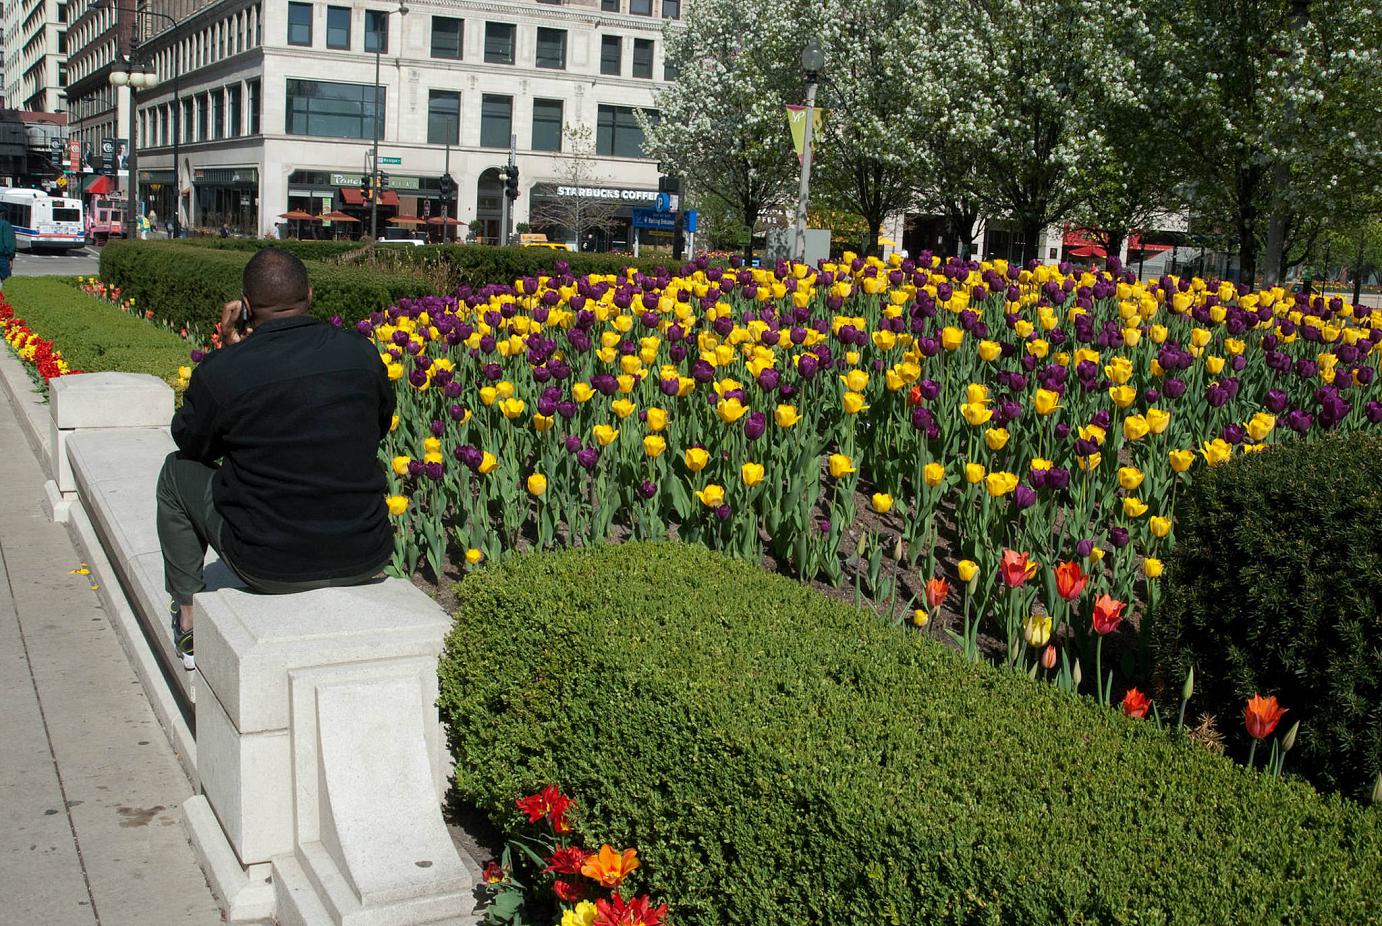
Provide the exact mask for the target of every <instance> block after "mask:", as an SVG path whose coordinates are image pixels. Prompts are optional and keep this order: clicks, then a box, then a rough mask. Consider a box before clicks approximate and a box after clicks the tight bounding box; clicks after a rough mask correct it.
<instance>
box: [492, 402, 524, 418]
mask: <svg viewBox="0 0 1382 926" xmlns="http://www.w3.org/2000/svg"><path fill="white" fill-rule="evenodd" d="M526 407H527V406H526V405H525V403H524V402H523V400H522V399H513V398H509V399H505V400H504V401H502V402H500V403H499V410H500V411H501V412H503V413H504V417H505V418H507V419H509V420H510V421H512V420H514V419H515V418H517V417H518V416H519V415H521V414H523V410H524V408H526Z"/></svg>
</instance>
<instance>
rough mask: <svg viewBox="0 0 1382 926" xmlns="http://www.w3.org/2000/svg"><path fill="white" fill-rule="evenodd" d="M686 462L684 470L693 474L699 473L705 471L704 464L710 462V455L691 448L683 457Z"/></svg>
mask: <svg viewBox="0 0 1382 926" xmlns="http://www.w3.org/2000/svg"><path fill="white" fill-rule="evenodd" d="M683 459H684V460H685V461H686V468H687V469H689V470H691V472H693V473H699V472H700V471H701V470H703V469H705V464H707V463H709V462H710V454H709V453H708V452H707V451H705V450H703V449H702V448H700V447H692V448H690V449H688V450H687V451H686V453H685V454H684V455H683Z"/></svg>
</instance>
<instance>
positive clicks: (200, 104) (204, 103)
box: [197, 93, 211, 141]
mask: <svg viewBox="0 0 1382 926" xmlns="http://www.w3.org/2000/svg"><path fill="white" fill-rule="evenodd" d="M210 121H211V94H209V93H205V94H202V96H201V98H200V99H199V100H197V141H206V140H207V139H208V138H210V137H211V133H210V132H209V131H208V128H209V125H208V123H210Z"/></svg>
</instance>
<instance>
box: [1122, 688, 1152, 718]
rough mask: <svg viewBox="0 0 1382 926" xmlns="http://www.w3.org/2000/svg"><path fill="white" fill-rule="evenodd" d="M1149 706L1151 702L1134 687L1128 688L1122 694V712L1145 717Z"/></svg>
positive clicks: (1130, 715)
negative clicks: (1125, 692) (1126, 691)
mask: <svg viewBox="0 0 1382 926" xmlns="http://www.w3.org/2000/svg"><path fill="white" fill-rule="evenodd" d="M1151 706H1152V702H1151V701H1149V700H1147V696H1146V695H1144V694H1143V693H1142V692H1140V691H1138V690H1137V689H1136V688H1129V689H1128V693H1127V694H1125V695H1123V713H1125V714H1127V715H1128V716H1129V717H1146V716H1147V709H1148V708H1150V707H1151Z"/></svg>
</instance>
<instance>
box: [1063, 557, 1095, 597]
mask: <svg viewBox="0 0 1382 926" xmlns="http://www.w3.org/2000/svg"><path fill="white" fill-rule="evenodd" d="M1088 583H1089V576H1087V575H1085V571H1084V570H1083V569H1081V568H1080V564H1079V563H1077V562H1074V561H1073V560H1072V561H1071V562H1068V563H1061V564H1060V565H1059V566H1057V567H1056V594H1058V595H1060V596H1061V597H1062V598H1064V599H1065V600H1066V601H1074V600H1075V599H1076V598H1078V597H1080V595H1082V594H1083V593H1084V587H1085V585H1087V584H1088Z"/></svg>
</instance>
